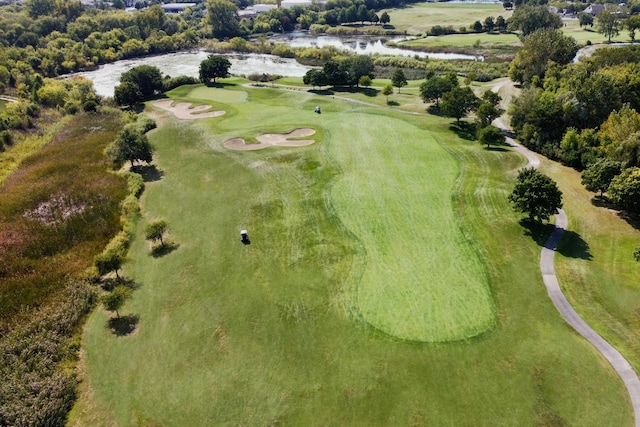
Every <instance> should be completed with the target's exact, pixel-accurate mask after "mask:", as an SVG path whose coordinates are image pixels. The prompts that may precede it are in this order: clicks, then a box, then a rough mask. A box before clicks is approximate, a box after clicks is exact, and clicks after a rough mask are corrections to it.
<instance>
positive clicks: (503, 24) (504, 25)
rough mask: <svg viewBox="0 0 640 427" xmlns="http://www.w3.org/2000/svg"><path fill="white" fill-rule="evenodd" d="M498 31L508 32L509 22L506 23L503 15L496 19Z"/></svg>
mask: <svg viewBox="0 0 640 427" xmlns="http://www.w3.org/2000/svg"><path fill="white" fill-rule="evenodd" d="M496 29H497V30H498V31H500V32H503V31H506V30H507V21H505V19H504V18H503V17H502V15H500V16H498V17H497V18H496Z"/></svg>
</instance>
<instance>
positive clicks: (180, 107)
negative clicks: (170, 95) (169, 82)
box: [153, 99, 225, 120]
mask: <svg viewBox="0 0 640 427" xmlns="http://www.w3.org/2000/svg"><path fill="white" fill-rule="evenodd" d="M153 105H155V106H156V107H160V108H162V109H163V110H167V111H169V112H171V113H173V115H174V116H176V117H177V118H179V119H181V120H196V119H207V118H209V117H219V116H221V115H223V114H224V113H225V112H224V111H208V110H211V106H209V105H198V106H195V107H192V105H193V104H191V103H189V102H178V103H176V104H174V103H173V100H171V99H165V100H163V101H158V102H156V103H154V104H153Z"/></svg>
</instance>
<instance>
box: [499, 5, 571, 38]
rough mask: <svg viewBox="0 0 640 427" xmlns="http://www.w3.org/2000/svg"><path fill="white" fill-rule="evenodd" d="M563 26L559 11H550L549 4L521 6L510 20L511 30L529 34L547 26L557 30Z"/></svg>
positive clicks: (524, 34)
mask: <svg viewBox="0 0 640 427" xmlns="http://www.w3.org/2000/svg"><path fill="white" fill-rule="evenodd" d="M561 27H562V19H561V18H560V15H558V14H557V13H553V12H551V11H549V9H548V8H547V6H544V5H541V6H530V5H525V6H519V7H517V8H516V10H514V12H513V15H511V18H509V20H508V29H509V30H510V31H520V32H522V35H523V36H527V35H529V34H531V33H533V32H534V31H536V30H539V29H542V28H547V29H552V30H557V29H558V28H561Z"/></svg>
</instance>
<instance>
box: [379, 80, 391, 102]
mask: <svg viewBox="0 0 640 427" xmlns="http://www.w3.org/2000/svg"><path fill="white" fill-rule="evenodd" d="M392 93H393V85H392V84H391V83H387V84H386V85H384V87H383V88H382V94H383V95H385V96H386V97H387V104H388V103H389V95H391V94H392Z"/></svg>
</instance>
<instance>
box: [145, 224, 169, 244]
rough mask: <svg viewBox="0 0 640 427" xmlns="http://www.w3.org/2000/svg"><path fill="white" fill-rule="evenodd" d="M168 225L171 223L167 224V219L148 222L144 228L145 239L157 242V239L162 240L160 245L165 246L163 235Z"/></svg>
mask: <svg viewBox="0 0 640 427" xmlns="http://www.w3.org/2000/svg"><path fill="white" fill-rule="evenodd" d="M168 226H169V225H168V224H167V221H165V220H162V219H160V220H157V221H153V222H150V223H149V224H147V227H146V228H145V230H144V233H145V239H147V240H151V241H153V242H155V241H156V240H160V245H161V246H164V240H163V236H164V233H166V232H167V227H168Z"/></svg>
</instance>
